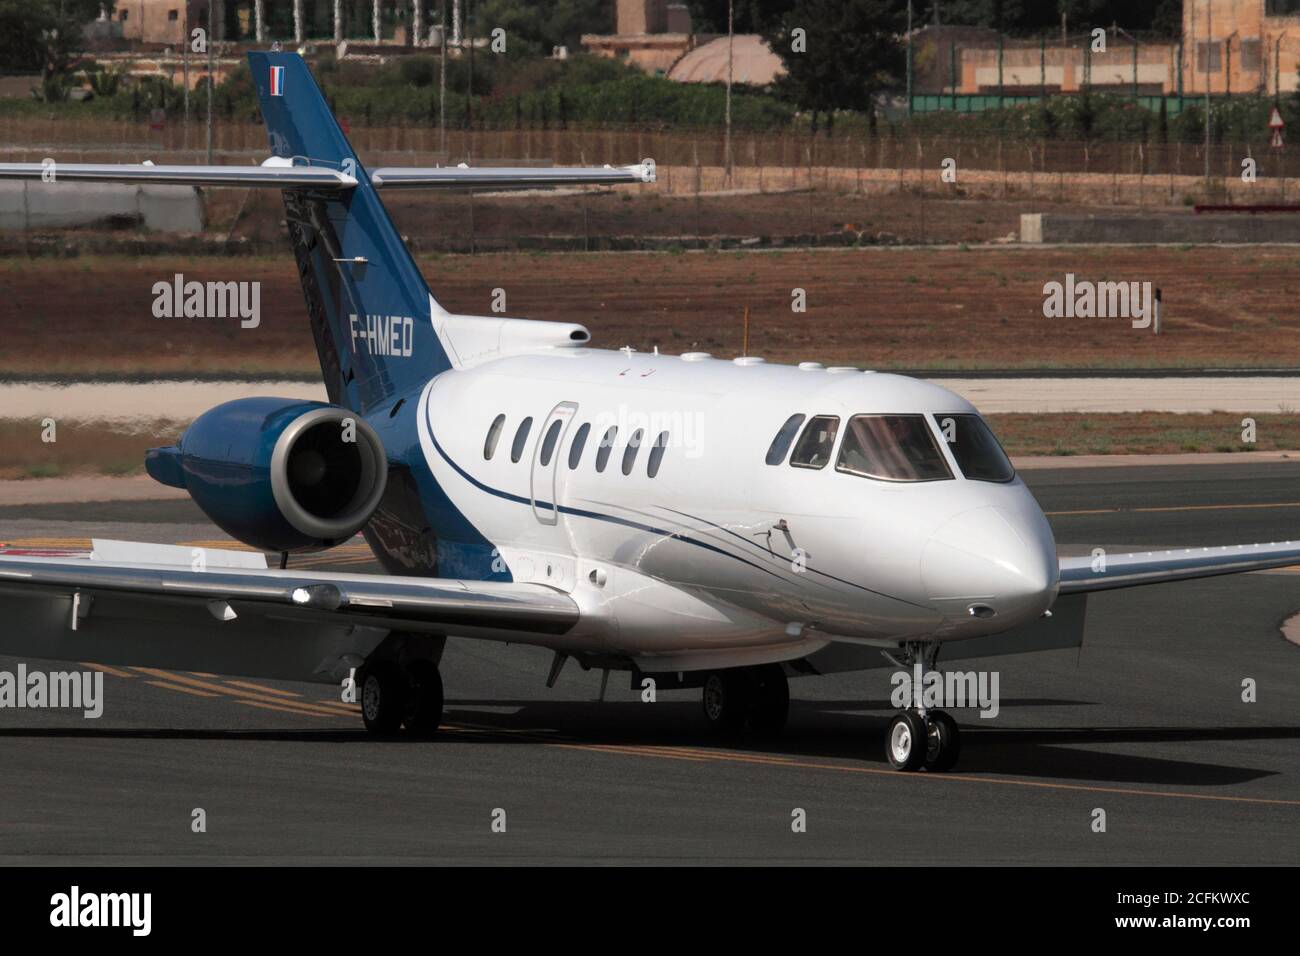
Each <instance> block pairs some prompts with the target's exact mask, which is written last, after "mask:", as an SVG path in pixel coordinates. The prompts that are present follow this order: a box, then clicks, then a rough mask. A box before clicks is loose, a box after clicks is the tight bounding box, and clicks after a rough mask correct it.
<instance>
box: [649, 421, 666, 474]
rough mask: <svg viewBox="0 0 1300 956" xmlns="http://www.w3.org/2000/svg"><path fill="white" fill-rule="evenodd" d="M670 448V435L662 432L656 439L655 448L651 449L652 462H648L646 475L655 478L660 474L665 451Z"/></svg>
mask: <svg viewBox="0 0 1300 956" xmlns="http://www.w3.org/2000/svg"><path fill="white" fill-rule="evenodd" d="M667 447H668V433H667V432H660V433H659V437H658V438H656V439H655V443H654V447H653V448H651V449H650V460H649V461H648V462H646V466H645V473H646V474H647V475H648V476H649V477H651V478H653V477H654V476H655V475H657V474H659V466H660V465H661V464H662V463H663V460H664V449H665V448H667Z"/></svg>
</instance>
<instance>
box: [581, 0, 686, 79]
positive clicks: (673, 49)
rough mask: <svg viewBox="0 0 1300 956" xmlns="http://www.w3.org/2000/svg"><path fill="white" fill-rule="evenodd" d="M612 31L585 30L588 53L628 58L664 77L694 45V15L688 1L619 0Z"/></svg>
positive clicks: (584, 37) (654, 74)
mask: <svg viewBox="0 0 1300 956" xmlns="http://www.w3.org/2000/svg"><path fill="white" fill-rule="evenodd" d="M612 26H613V28H614V32H613V33H584V34H583V35H582V48H583V49H584V50H586V51H587V52H588V53H594V54H596V55H597V56H605V57H610V58H612V59H618V60H625V61H627V62H628V63H631V64H632V65H633V66H636V67H637V68H639V69H641V70H643V71H645V72H646V73H649V74H651V75H652V76H665V75H667V73H668V71H669V70H670V69H672V66H673V64H674V63H676V62H677V61H678V60H679V59H681V57H682V56H683V55H684V54H685V53H687V52H688V51H690V50H692V49H694V47H695V37H694V35H693V33H692V30H691V15H690V12H689V11H688V10H687V9H686V6H685V4H681V3H669V2H668V0H616V2H615V4H614V17H613V24H612Z"/></svg>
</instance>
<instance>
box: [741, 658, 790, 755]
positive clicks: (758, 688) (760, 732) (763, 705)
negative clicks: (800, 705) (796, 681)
mask: <svg viewBox="0 0 1300 956" xmlns="http://www.w3.org/2000/svg"><path fill="white" fill-rule="evenodd" d="M750 693H751V698H750V709H749V726H750V729H751V730H753V731H754V733H755V735H757V736H759V737H765V738H772V737H778V736H780V734H781V731H783V730H785V722H786V718H787V717H789V716H790V683H789V681H787V680H786V678H785V668H783V667H782V666H781V665H780V664H764V665H763V666H762V667H755V668H754V670H753V680H752V682H751V688H750Z"/></svg>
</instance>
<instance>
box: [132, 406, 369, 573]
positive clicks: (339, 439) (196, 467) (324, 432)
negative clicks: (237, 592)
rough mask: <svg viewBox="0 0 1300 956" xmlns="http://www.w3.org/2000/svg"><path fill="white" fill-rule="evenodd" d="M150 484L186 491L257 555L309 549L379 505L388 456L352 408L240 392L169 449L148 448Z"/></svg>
mask: <svg viewBox="0 0 1300 956" xmlns="http://www.w3.org/2000/svg"><path fill="white" fill-rule="evenodd" d="M145 467H146V469H147V470H148V472H149V474H150V475H151V476H152V477H153V478H154V479H155V480H157V481H160V482H162V483H163V484H165V485H171V486H173V487H176V488H184V489H185V490H186V491H188V492H189V493H190V497H191V498H193V499H194V502H195V504H197V505H198V506H199V507H200V508H201V509H203V513H204V514H206V515H207V516H208V517H209V518H210V519H212V522H213V524H215V525H216V526H217V527H219V528H220V529H221V530H222V531H224V532H226V534H228V535H230V536H231V537H232V538H235V539H237V540H239V541H242V542H244V543H245V544H248V545H252V546H253V547H256V548H261V549H262V550H264V551H314V550H319V549H321V548H328V547H332V546H334V545H336V544H340V543H342V542H343V541H346V540H348V539H349V538H351V537H352V536H353V535H354V534H356V533H357V532H358V531H360V530H361V528H362V527H363V526H364V525H365V523H366V522H367V521H369V520H370V516H371V515H372V514H374V512H375V509H376V508H377V507H378V506H379V501H380V499H381V498H382V497H383V495H384V488H385V487H386V485H387V483H388V460H387V456H386V455H385V453H384V447H383V443H382V442H381V441H380V440H379V436H378V435H376V434H375V431H374V429H373V428H371V427H370V425H369V424H367V423H366V421H365V419H363V418H362V417H361V416H360V415H358V414H357V413H356V412H350V411H348V410H347V409H344V408H339V407H338V406H336V405H326V404H324V403H322V402H307V401H299V400H295V399H287V398H241V399H238V400H236V401H233V402H226V403H225V404H224V405H218V406H217V407H216V408H213V409H211V410H210V411H207V412H204V413H203V414H202V415H201V416H199V417H198V418H197V419H195V421H194V423H193V424H192V425H190V427H189V428H188V429H186V431H185V434H184V435H182V436H181V440H180V441H179V442H178V443H177V444H176V445H173V446H171V447H168V448H151V449H150V450H149V453H148V455H147V456H146V458H145Z"/></svg>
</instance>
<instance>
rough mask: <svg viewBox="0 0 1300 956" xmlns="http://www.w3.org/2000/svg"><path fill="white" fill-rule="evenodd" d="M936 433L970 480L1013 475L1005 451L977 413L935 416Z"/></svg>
mask: <svg viewBox="0 0 1300 956" xmlns="http://www.w3.org/2000/svg"><path fill="white" fill-rule="evenodd" d="M934 421H935V424H936V425H938V426H939V434H941V435H942V436H943V438H944V441H946V442H947V443H948V450H949V451H951V452H952V457H953V458H954V459H955V460H956V462H957V467H958V468H960V469H961V473H962V474H963V475H965V476H966V477H967V478H969V479H970V480H972V481H1010V480H1011V479H1012V478H1014V477H1016V470H1015V468H1013V467H1012V465H1011V461H1010V460H1009V459H1008V458H1007V453H1006V452H1005V451H1003V450H1002V445H1001V444H999V443H998V440H997V438H995V437H994V435H993V432H992V431H990V430H989V426H988V424H987V423H986V422H985V421H984V419H982V418H980V417H979V416H978V415H970V414H958V415H935V416H934Z"/></svg>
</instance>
